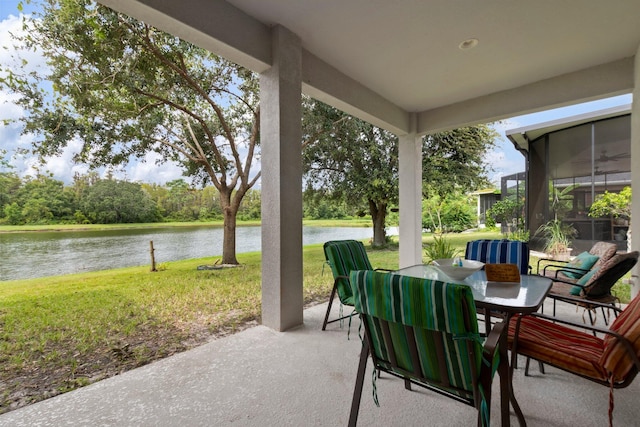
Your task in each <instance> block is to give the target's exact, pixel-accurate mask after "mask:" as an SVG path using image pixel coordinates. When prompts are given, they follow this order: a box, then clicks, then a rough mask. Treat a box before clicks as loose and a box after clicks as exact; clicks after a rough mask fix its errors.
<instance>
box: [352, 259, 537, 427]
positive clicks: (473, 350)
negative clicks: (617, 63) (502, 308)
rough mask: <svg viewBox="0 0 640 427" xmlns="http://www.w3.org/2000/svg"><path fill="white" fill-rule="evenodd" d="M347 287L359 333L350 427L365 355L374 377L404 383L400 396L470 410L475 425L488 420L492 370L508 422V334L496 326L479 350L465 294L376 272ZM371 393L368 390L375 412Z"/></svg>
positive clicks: (460, 288) (361, 274) (461, 288)
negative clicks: (442, 400)
mask: <svg viewBox="0 0 640 427" xmlns="http://www.w3.org/2000/svg"><path fill="white" fill-rule="evenodd" d="M350 281H351V286H352V290H353V294H354V302H355V307H356V310H357V311H358V312H359V313H360V316H361V318H362V321H363V325H364V327H365V333H364V338H363V347H362V352H361V354H360V363H359V366H358V373H357V378H356V385H355V389H354V392H353V400H352V404H351V415H350V418H349V425H350V426H355V425H356V422H357V419H358V412H359V409H360V400H361V397H362V388H363V384H364V377H365V371H366V365H367V360H368V356H369V355H371V360H372V361H373V368H374V369H375V370H377V371H382V372H387V373H389V374H391V375H393V376H396V377H399V378H401V379H403V380H404V382H405V388H407V389H411V384H415V385H419V386H422V387H425V388H427V389H430V390H432V391H434V392H437V393H440V394H442V395H445V396H447V397H450V398H453V399H455V400H457V401H460V402H463V403H466V404H468V405H471V406H473V407H475V408H476V409H477V410H478V424H479V425H488V423H489V420H490V408H491V385H492V382H493V376H494V374H495V372H496V370H497V371H498V373H499V374H500V390H501V393H500V398H501V399H500V400H501V404H502V406H501V409H502V410H501V416H502V421H503V424H505V423H508V422H509V396H510V394H509V390H510V389H509V384H510V383H509V377H508V374H509V372H508V371H509V368H508V360H507V347H506V345H507V343H506V331H507V328H506V325H505V324H504V323H499V324H497V325H496V326H495V327H494V328H493V329H492V331H491V335H490V336H489V337H488V339H487V341H486V343H485V344H484V346H483V343H482V340H481V337H480V335H479V333H478V323H477V320H476V312H475V304H474V300H473V295H472V293H471V289H470V288H469V287H468V286H465V285H460V284H451V283H444V282H439V281H435V280H428V279H421V278H414V277H408V276H401V275H398V274H392V273H381V272H375V271H352V272H351V275H350ZM374 381H375V375H374ZM375 390H376V388H375V384H374V401H375V402H376V404H377V403H378V402H377V394H376V393H375ZM513 401H514V403H515V399H514V400H513ZM514 407H516V408H517V409H516V412H517V413H518V416H519V417H520V416H521V411H520V409H519V408H518V407H517V404H515V405H514ZM422 421H424V420H422ZM522 421H524V420H523V419H522ZM427 424H428V423H427Z"/></svg>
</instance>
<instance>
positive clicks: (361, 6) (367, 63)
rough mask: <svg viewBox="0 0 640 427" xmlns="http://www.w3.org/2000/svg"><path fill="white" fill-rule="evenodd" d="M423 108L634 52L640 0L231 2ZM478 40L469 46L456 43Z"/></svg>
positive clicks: (399, 100) (378, 88)
mask: <svg viewBox="0 0 640 427" xmlns="http://www.w3.org/2000/svg"><path fill="white" fill-rule="evenodd" d="M229 3H231V4H233V5H235V6H237V7H238V8H239V9H241V10H243V11H245V12H246V13H248V14H249V15H251V16H253V17H255V18H257V19H258V20H260V21H262V22H264V23H266V24H268V25H274V24H280V25H283V26H284V27H286V28H288V29H289V30H291V31H293V32H294V33H296V34H297V35H298V36H299V37H300V38H301V39H302V45H303V47H304V48H305V49H307V50H308V51H310V52H312V53H313V54H315V55H316V56H318V57H319V58H322V59H323V60H324V61H326V62H327V63H329V64H330V65H332V66H334V67H335V68H337V69H338V70H340V71H342V72H343V73H344V74H346V75H348V76H351V77H352V78H354V79H355V80H357V81H358V82H360V83H362V84H363V85H365V86H366V87H368V88H370V89H372V90H373V91H375V92H377V93H378V94H380V95H382V96H383V97H384V98H386V99H388V100H390V101H391V102H393V103H394V104H396V105H398V106H399V107H401V108H402V109H404V110H406V111H410V112H420V111H425V110H430V109H433V108H437V107H441V106H443V105H447V104H451V103H456V102H460V101H464V100H468V99H471V98H477V97H481V96H483V95H487V94H491V93H494V92H499V91H503V90H505V89H511V88H515V87H519V86H522V85H526V84H529V83H531V82H536V81H540V80H543V79H547V78H550V77H554V76H557V75H560V74H565V73H569V72H572V71H576V70H581V69H585V68H589V67H592V66H595V65H599V64H604V63H608V62H612V61H614V60H617V59H620V58H624V57H630V56H633V55H634V54H635V52H636V50H637V49H638V46H640V1H638V0H608V1H602V0H596V1H587V0H573V1H571V0H569V1H558V0H536V1H514V0H491V1H478V0H467V1H465V0H428V1H425V0H401V1H390V0H346V1H345V0H290V1H286V0H229ZM469 38H477V39H478V40H479V43H478V45H477V46H476V47H475V48H473V49H470V50H467V51H463V50H460V49H459V48H458V45H459V44H460V43H461V42H462V41H464V40H466V39H469Z"/></svg>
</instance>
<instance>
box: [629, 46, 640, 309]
mask: <svg viewBox="0 0 640 427" xmlns="http://www.w3.org/2000/svg"><path fill="white" fill-rule="evenodd" d="M633 73H634V85H633V87H634V88H633V103H632V104H631V164H632V165H637V164H638V162H640V46H639V47H638V50H637V51H636V57H635V66H634V70H633ZM631 188H632V190H633V197H632V198H631V230H630V231H631V245H632V246H631V249H632V250H634V251H640V168H637V167H632V168H631ZM639 273H640V266H638V265H637V264H636V266H635V267H634V268H633V270H632V275H631V297H632V298H633V297H634V296H636V295H638V293H640V282H639V280H638V275H639Z"/></svg>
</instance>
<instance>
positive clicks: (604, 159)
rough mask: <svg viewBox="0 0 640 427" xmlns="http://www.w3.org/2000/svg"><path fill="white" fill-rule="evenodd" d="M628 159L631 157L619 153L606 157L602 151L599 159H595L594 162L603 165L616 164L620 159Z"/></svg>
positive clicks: (604, 151)
mask: <svg viewBox="0 0 640 427" xmlns="http://www.w3.org/2000/svg"><path fill="white" fill-rule="evenodd" d="M629 157H631V155H630V154H629V153H620V154H614V155H612V156H607V150H602V153H601V154H600V157H597V158H596V159H595V161H596V162H600V163H605V162H610V161H611V162H617V161H618V160H620V159H628V158H629Z"/></svg>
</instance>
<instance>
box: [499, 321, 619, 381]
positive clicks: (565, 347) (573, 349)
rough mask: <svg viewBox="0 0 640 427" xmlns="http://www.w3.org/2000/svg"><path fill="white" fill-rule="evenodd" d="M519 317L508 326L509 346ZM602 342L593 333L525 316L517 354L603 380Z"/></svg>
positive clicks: (521, 326)
mask: <svg viewBox="0 0 640 427" xmlns="http://www.w3.org/2000/svg"><path fill="white" fill-rule="evenodd" d="M517 319H518V316H515V317H513V318H512V319H511V322H510V323H509V346H510V347H511V346H512V344H513V336H514V332H515V327H516V321H517ZM603 351H604V341H603V340H602V339H601V338H598V337H594V336H593V335H592V334H588V333H584V332H582V331H578V330H576V329H571V328H568V327H566V326H563V325H560V324H558V323H552V322H549V321H547V320H544V319H540V318H537V317H532V316H524V317H523V318H522V322H521V324H520V332H519V335H518V343H517V352H518V353H519V354H523V355H525V356H530V357H533V358H534V359H537V360H540V361H542V362H546V363H549V364H550V365H554V366H557V367H559V368H563V369H567V370H569V371H571V372H575V373H577V374H581V375H584V376H587V377H591V378H594V379H597V380H606V379H607V375H606V372H605V369H604V368H603V366H602V364H601V359H602V354H603Z"/></svg>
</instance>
